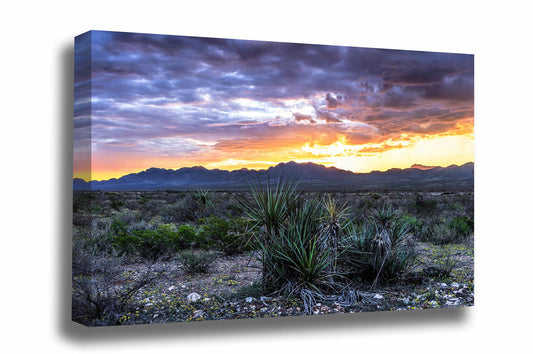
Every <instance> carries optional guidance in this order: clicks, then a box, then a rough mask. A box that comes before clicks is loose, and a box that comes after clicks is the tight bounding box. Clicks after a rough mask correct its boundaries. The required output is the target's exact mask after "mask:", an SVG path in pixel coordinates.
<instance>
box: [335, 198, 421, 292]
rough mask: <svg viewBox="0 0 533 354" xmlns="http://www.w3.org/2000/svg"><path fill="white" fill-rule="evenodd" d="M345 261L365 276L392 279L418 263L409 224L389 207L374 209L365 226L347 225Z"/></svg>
mask: <svg viewBox="0 0 533 354" xmlns="http://www.w3.org/2000/svg"><path fill="white" fill-rule="evenodd" d="M343 247H344V249H345V252H344V254H343V256H342V258H343V261H344V263H346V264H347V265H348V267H349V268H350V269H351V270H352V271H353V272H355V273H356V274H358V275H360V276H362V277H363V278H365V279H368V280H373V282H372V287H375V286H376V285H377V284H378V283H379V282H380V281H382V280H384V281H389V280H392V279H393V278H395V277H397V276H399V275H400V274H402V273H403V272H405V271H406V270H407V269H409V268H410V267H411V266H412V265H414V264H415V262H416V254H417V252H416V248H415V247H414V245H413V243H412V236H411V233H410V232H409V223H408V222H407V221H405V220H404V219H402V218H401V217H400V214H399V213H398V212H396V211H393V210H392V208H390V207H383V208H381V209H376V210H373V211H372V212H371V214H370V216H369V218H368V220H367V222H366V223H364V224H363V225H361V226H359V227H356V226H353V225H352V226H350V227H349V228H347V232H346V237H345V238H344V239H343Z"/></svg>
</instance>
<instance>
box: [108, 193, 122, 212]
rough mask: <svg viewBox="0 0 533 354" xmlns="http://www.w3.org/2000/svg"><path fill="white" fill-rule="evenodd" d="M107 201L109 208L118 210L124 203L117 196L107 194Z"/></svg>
mask: <svg viewBox="0 0 533 354" xmlns="http://www.w3.org/2000/svg"><path fill="white" fill-rule="evenodd" d="M109 203H110V205H111V208H113V209H115V210H120V208H122V207H123V206H124V205H125V203H124V202H123V201H122V200H120V199H119V197H118V196H116V195H113V194H112V195H110V196H109Z"/></svg>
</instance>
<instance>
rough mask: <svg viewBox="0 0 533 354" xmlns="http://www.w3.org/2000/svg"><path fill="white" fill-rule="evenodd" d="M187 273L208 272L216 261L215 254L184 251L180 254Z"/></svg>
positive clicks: (179, 257) (179, 258) (180, 259)
mask: <svg viewBox="0 0 533 354" xmlns="http://www.w3.org/2000/svg"><path fill="white" fill-rule="evenodd" d="M178 260H179V261H180V262H181V263H182V264H183V268H184V270H185V272H186V273H187V274H198V273H207V272H209V270H210V269H211V266H212V265H213V262H214V261H215V255H214V254H212V253H209V252H203V251H200V252H193V251H184V252H182V253H181V254H180V255H179V256H178Z"/></svg>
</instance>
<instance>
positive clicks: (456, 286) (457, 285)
mask: <svg viewBox="0 0 533 354" xmlns="http://www.w3.org/2000/svg"><path fill="white" fill-rule="evenodd" d="M450 286H451V287H452V288H454V289H459V283H452V285H450Z"/></svg>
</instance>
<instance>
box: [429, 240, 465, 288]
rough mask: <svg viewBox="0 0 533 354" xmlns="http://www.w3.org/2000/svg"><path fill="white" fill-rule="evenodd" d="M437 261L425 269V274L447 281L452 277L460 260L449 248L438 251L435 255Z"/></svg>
mask: <svg viewBox="0 0 533 354" xmlns="http://www.w3.org/2000/svg"><path fill="white" fill-rule="evenodd" d="M434 258H435V261H434V262H433V263H432V264H430V265H429V266H427V267H426V268H424V270H423V272H424V274H425V275H426V276H428V277H432V278H434V279H438V280H446V279H448V278H449V277H450V275H451V273H452V271H453V270H454V269H455V268H456V267H457V264H458V263H459V258H458V256H457V254H455V253H454V252H452V251H451V250H450V249H448V248H444V249H442V250H440V251H438V252H437V253H436V254H435V255H434Z"/></svg>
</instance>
